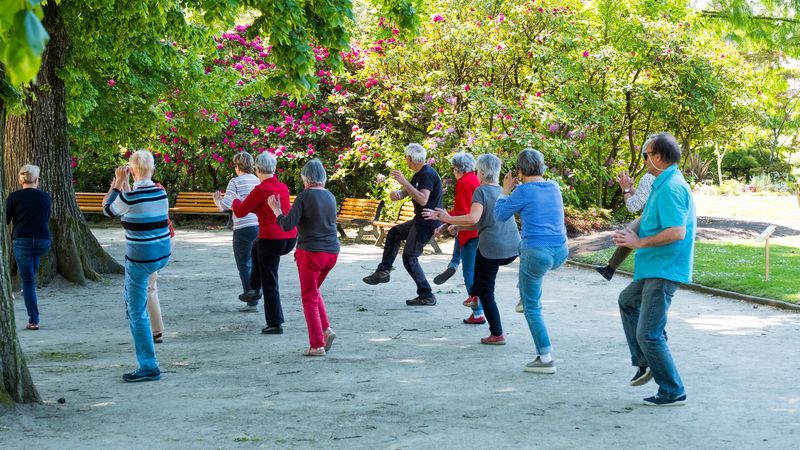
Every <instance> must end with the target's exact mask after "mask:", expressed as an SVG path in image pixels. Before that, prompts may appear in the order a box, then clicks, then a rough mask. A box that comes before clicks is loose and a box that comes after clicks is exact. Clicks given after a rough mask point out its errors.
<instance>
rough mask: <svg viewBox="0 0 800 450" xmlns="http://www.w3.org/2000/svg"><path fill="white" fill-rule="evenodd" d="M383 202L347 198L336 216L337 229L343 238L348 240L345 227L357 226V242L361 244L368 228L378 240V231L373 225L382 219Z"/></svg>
mask: <svg viewBox="0 0 800 450" xmlns="http://www.w3.org/2000/svg"><path fill="white" fill-rule="evenodd" d="M382 208H383V200H372V199H368V198H345V199H344V201H343V202H342V206H341V207H340V208H339V214H338V215H337V216H336V227H337V228H338V229H339V234H340V235H341V236H342V238H343V239H344V238H346V237H347V234H345V232H344V227H343V225H355V226H357V227H358V235H356V242H361V241H362V239H363V238H364V232H365V231H366V228H367V227H371V228H372V230H371V232H372V234H373V235H375V237H376V238H377V237H378V236H379V234H378V230H377V228H376V227H374V226H373V225H372V224H373V222H375V221H376V220H378V219H379V218H380V217H381V209H382Z"/></svg>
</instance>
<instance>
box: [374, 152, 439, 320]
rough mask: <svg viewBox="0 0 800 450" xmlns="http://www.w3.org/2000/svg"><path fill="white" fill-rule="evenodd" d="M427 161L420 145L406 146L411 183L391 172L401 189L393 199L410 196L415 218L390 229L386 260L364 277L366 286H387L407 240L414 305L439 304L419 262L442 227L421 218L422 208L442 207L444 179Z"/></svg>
mask: <svg viewBox="0 0 800 450" xmlns="http://www.w3.org/2000/svg"><path fill="white" fill-rule="evenodd" d="M426 158H427V152H426V151H425V148H424V147H422V146H421V145H419V144H409V145H408V146H406V163H407V164H408V167H409V168H411V170H413V171H414V176H412V177H411V181H409V180H406V177H405V176H404V175H403V173H402V172H400V171H399V170H393V171H392V173H391V176H392V178H394V179H395V180H396V181H397V182H398V183H400V186H401V189H400V190H399V191H394V192H392V193H391V194H390V198H391V199H392V200H394V201H398V200H402V199H404V198H405V197H411V201H412V203H413V204H414V218H413V219H411V220H409V221H408V222H405V223H401V224H399V225H395V226H393V227H392V228H391V229H390V230H389V233H388V234H387V236H386V244H385V246H384V247H383V259H382V260H381V263H380V264H379V265H378V269H377V270H376V271H375V273H373V274H372V275H370V276H368V277H365V278H364V282H365V283H367V284H373V285H374V284H379V283H388V282H389V271H390V270H392V264H393V263H394V260H395V258H397V252H398V251H399V249H400V244H401V243H402V242H403V241H406V246H405V247H404V248H403V266H405V268H406V271H408V274H409V275H411V278H413V279H414V282H415V283H416V284H417V297H416V298H414V299H412V300H406V304H407V305H411V306H433V305H435V304H436V297H435V296H434V295H433V290H432V289H431V285H430V284H428V280H427V279H426V278H425V272H424V271H423V270H422V266H420V265H419V260H418V258H419V256H420V255H421V254H422V249H423V248H425V245H426V244H427V243H428V241H430V240H431V238H432V237H433V232H434V230H436V228H437V227H438V226H439V225H440V224H441V223H440V222H439V221H438V220H426V219H425V218H424V217H422V210H423V209H435V208H441V207H442V179H441V178H440V177H439V174H438V173H436V170H434V169H433V167H431V166H429V165H427V164H426V163H425V162H426Z"/></svg>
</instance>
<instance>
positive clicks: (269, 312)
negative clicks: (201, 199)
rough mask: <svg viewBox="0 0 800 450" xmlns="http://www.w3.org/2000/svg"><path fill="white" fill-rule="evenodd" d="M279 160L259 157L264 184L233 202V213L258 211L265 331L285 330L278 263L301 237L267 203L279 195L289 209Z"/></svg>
mask: <svg viewBox="0 0 800 450" xmlns="http://www.w3.org/2000/svg"><path fill="white" fill-rule="evenodd" d="M277 164H278V161H277V160H276V159H275V156H273V155H271V154H269V153H262V154H260V155H258V156H257V157H256V163H255V167H256V176H257V177H258V179H259V180H261V184H259V185H258V186H256V187H255V188H253V190H252V191H251V192H250V194H249V195H248V196H247V197H246V198H245V199H244V200H241V199H238V198H237V199H234V200H233V203H232V204H231V209H232V210H233V214H235V215H237V216H239V217H244V216H246V215H248V214H250V213H255V215H256V217H257V218H258V244H257V250H256V255H257V257H258V271H259V273H260V274H261V289H262V291H263V292H264V319H265V320H266V323H267V326H266V327H264V328H262V329H261V332H262V333H263V334H283V308H281V294H280V289H279V288H278V266H279V265H280V262H281V256H283V255H285V254H287V253H289V252H290V251H292V249H293V248H294V244H295V242H296V241H297V239H296V237H297V230H296V229H294V228H291V229H289V230H283V229H282V228H281V227H280V226H279V225H278V219H277V217H276V216H275V213H273V211H272V209H271V208H270V207H269V205H268V204H267V199H269V198H270V197H272V196H277V197H278V199H279V200H280V203H281V210H288V209H289V206H290V204H289V203H290V202H289V188H288V187H286V185H285V184H283V183H281V182H280V181H278V179H277V178H276V177H275V167H276V166H277Z"/></svg>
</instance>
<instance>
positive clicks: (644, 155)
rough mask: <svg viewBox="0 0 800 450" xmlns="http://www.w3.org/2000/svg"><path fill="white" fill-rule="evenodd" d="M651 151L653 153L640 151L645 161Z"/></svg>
mask: <svg viewBox="0 0 800 450" xmlns="http://www.w3.org/2000/svg"><path fill="white" fill-rule="evenodd" d="M651 153H653V152H642V157H643V158H644V160H645V161H647V155H649V154H651Z"/></svg>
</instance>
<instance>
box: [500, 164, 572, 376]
mask: <svg viewBox="0 0 800 450" xmlns="http://www.w3.org/2000/svg"><path fill="white" fill-rule="evenodd" d="M546 169H547V166H545V164H544V156H543V155H542V154H541V153H540V152H538V151H536V150H532V149H525V150H523V151H521V152H520V153H519V155H518V156H517V175H518V176H519V178H520V179H521V180H522V182H521V183H520V184H519V185H517V182H516V180H515V179H514V176H513V174H512V173H507V174H506V176H505V178H504V179H503V195H501V196H500V198H498V199H497V203H496V204H495V217H496V218H497V220H505V219H507V218H509V217H511V216H513V215H514V214H519V217H520V221H521V222H522V242H521V243H520V260H519V261H520V262H519V293H520V296H521V298H522V303H523V306H524V308H525V319H526V320H527V321H528V327H529V328H530V330H531V335H532V336H533V342H534V344H536V352H537V356H536V359H534V360H533V361H532V362H530V363H528V364H527V365H526V366H525V371H526V372H533V373H555V372H556V365H555V361H553V357H552V355H551V354H550V353H551V346H550V336H549V335H548V334H547V326H546V325H545V323H544V318H543V317H542V278H543V277H544V274H545V273H546V272H547V271H548V270H553V269H557V268H559V267H561V265H562V264H564V261H566V259H567V255H568V254H569V249H568V248H567V229H566V227H565V226H564V202H563V199H562V198H561V190H560V189H559V186H558V184H556V183H555V182H553V181H548V180H545V179H544V177H543V175H544V172H545V170H546Z"/></svg>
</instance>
